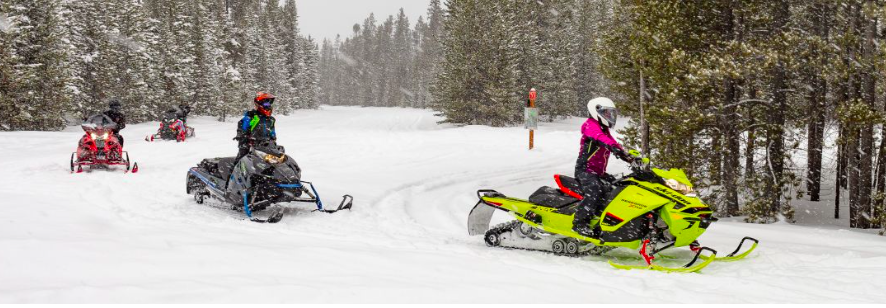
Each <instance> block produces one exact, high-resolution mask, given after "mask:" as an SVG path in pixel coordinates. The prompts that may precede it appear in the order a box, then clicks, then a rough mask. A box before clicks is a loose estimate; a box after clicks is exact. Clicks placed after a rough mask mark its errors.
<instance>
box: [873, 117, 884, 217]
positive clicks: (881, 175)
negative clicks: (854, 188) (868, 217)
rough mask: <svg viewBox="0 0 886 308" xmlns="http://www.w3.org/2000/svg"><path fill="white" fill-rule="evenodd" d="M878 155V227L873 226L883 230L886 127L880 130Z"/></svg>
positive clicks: (874, 204) (874, 205)
mask: <svg viewBox="0 0 886 308" xmlns="http://www.w3.org/2000/svg"><path fill="white" fill-rule="evenodd" d="M878 152H879V153H878V154H877V176H876V178H875V179H874V181H875V182H876V194H875V196H876V198H875V199H874V203H873V207H874V216H873V217H875V218H878V223H877V225H875V226H873V227H874V228H881V227H882V226H883V221H881V219H882V218H883V217H884V215H883V214H884V213H883V196H884V193H886V127H882V128H881V129H880V150H879V151H878Z"/></svg>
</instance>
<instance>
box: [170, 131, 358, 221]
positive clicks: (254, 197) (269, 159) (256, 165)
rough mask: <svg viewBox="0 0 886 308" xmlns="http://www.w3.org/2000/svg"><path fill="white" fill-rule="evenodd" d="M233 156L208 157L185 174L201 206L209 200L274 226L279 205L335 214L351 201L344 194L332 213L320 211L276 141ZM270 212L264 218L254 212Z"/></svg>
mask: <svg viewBox="0 0 886 308" xmlns="http://www.w3.org/2000/svg"><path fill="white" fill-rule="evenodd" d="M235 159H236V157H224V158H208V159H204V160H203V161H201V162H200V164H199V165H198V166H197V167H193V168H191V169H190V170H189V171H188V177H187V193H188V194H191V195H194V200H196V201H197V203H199V204H202V203H203V201H204V199H205V197H212V198H216V199H219V200H222V201H224V202H225V203H227V204H229V205H231V208H232V209H233V210H236V211H243V213H244V214H246V217H247V218H248V219H249V220H252V221H255V222H267V223H276V222H279V221H280V220H281V219H282V218H283V214H284V210H285V208H284V207H283V206H281V205H280V204H281V203H289V202H307V203H314V204H316V205H317V209H316V210H314V211H319V212H325V213H335V212H338V211H341V210H345V209H347V210H350V209H351V206H352V203H353V200H354V198H353V197H351V196H350V195H345V196H343V198H342V201H341V203H339V205H338V207H337V208H336V209H334V210H327V209H324V208H323V202H322V201H321V200H320V195H319V194H317V189H315V188H314V185H313V184H312V183H310V182H305V181H302V180H301V168H299V166H298V164H297V163H296V162H295V160H294V159H292V157H290V156H289V155H286V152H285V149H284V148H283V147H282V146H278V145H277V144H276V143H275V142H265V143H263V144H261V145H257V146H253V147H252V149H250V151H249V154H247V155H246V156H244V157H243V158H241V159H240V160H239V161H235ZM268 209H270V210H269V212H270V214H268V215H267V218H266V219H261V218H257V217H254V213H256V212H259V211H263V210H268Z"/></svg>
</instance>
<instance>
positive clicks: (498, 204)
mask: <svg viewBox="0 0 886 308" xmlns="http://www.w3.org/2000/svg"><path fill="white" fill-rule="evenodd" d="M483 202H486V204H489V205H494V206H501V203H498V202H492V201H483Z"/></svg>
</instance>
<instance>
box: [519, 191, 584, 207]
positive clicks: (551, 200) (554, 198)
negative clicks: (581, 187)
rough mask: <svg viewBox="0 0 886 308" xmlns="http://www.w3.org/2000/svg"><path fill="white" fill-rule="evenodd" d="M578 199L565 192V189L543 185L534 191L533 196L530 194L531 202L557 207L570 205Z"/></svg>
mask: <svg viewBox="0 0 886 308" xmlns="http://www.w3.org/2000/svg"><path fill="white" fill-rule="evenodd" d="M578 201H579V200H578V199H576V198H574V197H572V196H570V195H568V194H566V193H564V192H563V191H561V190H559V189H556V188H553V187H548V186H542V187H541V188H539V189H538V190H536V191H535V192H534V193H532V195H531V196H529V202H532V203H533V204H537V205H541V206H544V207H550V208H555V209H561V208H564V207H567V206H570V205H572V204H575V203H576V202H578Z"/></svg>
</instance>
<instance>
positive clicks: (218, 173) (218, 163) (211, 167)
mask: <svg viewBox="0 0 886 308" xmlns="http://www.w3.org/2000/svg"><path fill="white" fill-rule="evenodd" d="M235 159H237V158H236V157H218V158H207V159H204V160H203V161H202V162H200V168H203V169H205V170H206V172H209V174H211V175H212V176H214V177H217V178H220V179H227V178H228V176H230V175H231V170H233V169H234V163H235V162H234V160H235Z"/></svg>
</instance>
